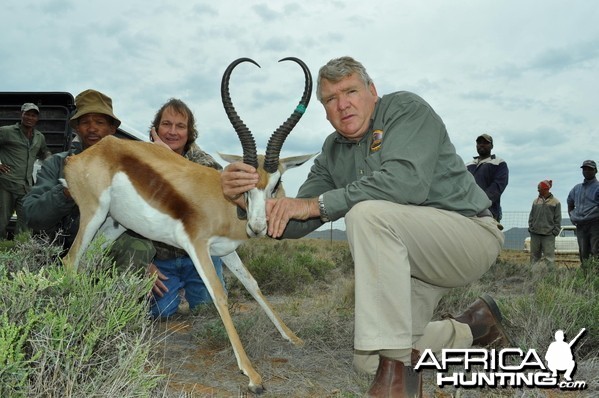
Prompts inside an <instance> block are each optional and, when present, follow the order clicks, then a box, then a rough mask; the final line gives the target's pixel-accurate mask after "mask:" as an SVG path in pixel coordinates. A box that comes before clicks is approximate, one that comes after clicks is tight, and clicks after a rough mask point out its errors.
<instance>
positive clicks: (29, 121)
mask: <svg viewBox="0 0 599 398" xmlns="http://www.w3.org/2000/svg"><path fill="white" fill-rule="evenodd" d="M39 118H40V115H39V114H38V113H37V111H35V110H34V109H31V110H28V111H27V112H23V113H22V114H21V124H22V125H23V126H25V127H27V128H33V127H35V125H36V124H37V121H38V120H39Z"/></svg>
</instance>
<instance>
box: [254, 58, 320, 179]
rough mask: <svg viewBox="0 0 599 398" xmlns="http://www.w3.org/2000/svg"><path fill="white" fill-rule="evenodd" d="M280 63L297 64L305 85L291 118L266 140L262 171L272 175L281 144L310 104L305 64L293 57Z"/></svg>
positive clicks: (308, 72) (277, 164) (309, 87)
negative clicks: (290, 62) (302, 71)
mask: <svg viewBox="0 0 599 398" xmlns="http://www.w3.org/2000/svg"><path fill="white" fill-rule="evenodd" d="M281 61H294V62H296V63H297V64H299V65H300V66H301V67H302V69H303V70H304V75H305V77H306V83H305V86H304V94H303V95H302V99H301V100H300V103H299V104H298V106H297V107H296V108H295V110H294V111H293V113H292V114H291V116H289V118H288V119H287V121H285V123H283V124H282V125H281V126H279V128H278V129H276V130H275V131H274V132H273V133H272V135H271V136H270V139H269V140H268V144H267V146H266V155H265V159H264V170H266V171H267V172H268V173H274V172H275V171H276V170H277V169H278V168H279V154H280V153H281V148H282V147H283V143H284V142H285V139H286V138H287V136H288V135H289V133H290V132H291V130H293V128H294V127H295V125H296V124H297V122H298V121H299V120H300V118H301V117H302V116H303V114H304V112H305V111H306V108H307V107H308V103H309V102H310V96H311V95H312V75H311V74H310V70H309V69H308V67H307V66H306V64H305V63H304V62H303V61H302V60H300V59H298V58H294V57H287V58H283V59H281V60H279V62H281Z"/></svg>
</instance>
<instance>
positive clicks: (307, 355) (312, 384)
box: [158, 251, 582, 398]
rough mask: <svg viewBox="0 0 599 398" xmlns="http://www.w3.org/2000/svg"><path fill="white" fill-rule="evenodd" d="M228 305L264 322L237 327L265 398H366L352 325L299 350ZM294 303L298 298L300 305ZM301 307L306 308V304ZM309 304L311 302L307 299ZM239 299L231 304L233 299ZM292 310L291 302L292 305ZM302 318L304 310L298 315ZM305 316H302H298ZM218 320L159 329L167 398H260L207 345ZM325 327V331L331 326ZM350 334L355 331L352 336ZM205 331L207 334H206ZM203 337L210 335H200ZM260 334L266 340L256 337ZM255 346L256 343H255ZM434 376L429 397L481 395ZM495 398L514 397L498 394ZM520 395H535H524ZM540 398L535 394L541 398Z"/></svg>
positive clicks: (223, 344)
mask: <svg viewBox="0 0 599 398" xmlns="http://www.w3.org/2000/svg"><path fill="white" fill-rule="evenodd" d="M500 260H503V261H510V262H514V263H517V264H518V263H519V264H527V263H528V254H527V253H524V252H520V251H505V252H504V253H502V254H501V256H500ZM556 263H557V266H558V267H567V268H574V267H578V259H577V257H576V256H558V258H557V261H556ZM512 282H513V281H510V284H511V288H514V285H513V284H512ZM269 299H271V300H273V301H275V302H274V303H273V305H274V307H275V309H276V310H277V311H278V312H279V313H280V314H281V316H282V317H283V319H284V321H285V322H286V323H287V325H288V326H289V327H290V328H291V329H292V330H294V331H295V332H296V333H297V334H298V335H299V336H300V337H301V336H302V333H301V330H300V331H298V330H297V329H298V328H301V325H302V324H301V323H298V322H296V321H297V319H295V320H294V317H293V316H292V315H289V314H286V313H285V308H283V307H282V305H283V301H285V300H283V299H281V300H280V301H279V302H278V303H277V302H276V301H277V300H276V298H269ZM235 300H236V301H237V302H236V303H235V304H230V309H231V314H232V316H233V318H234V320H235V322H236V325H237V319H238V318H239V317H240V316H244V315H245V316H249V317H251V318H258V320H257V321H256V322H255V323H254V324H253V325H252V326H251V327H250V328H246V329H243V330H241V328H239V327H238V328H237V330H238V332H239V335H240V337H241V339H242V341H243V342H244V347H245V348H246V351H247V352H248V356H249V357H250V360H251V361H252V364H253V366H254V368H255V369H256V370H257V371H258V373H260V374H261V376H262V378H263V381H264V386H265V388H266V392H265V394H263V395H262V396H264V397H292V398H293V397H302V398H309V397H319V398H321V397H361V396H362V394H363V393H364V391H366V389H367V387H368V385H369V383H370V379H369V378H367V377H364V376H360V375H357V374H356V373H355V372H353V370H352V366H351V358H352V345H353V344H352V331H351V327H352V326H351V322H349V323H348V324H347V325H335V327H337V328H338V330H339V331H340V332H339V333H338V334H339V337H338V341H336V342H335V343H334V346H329V345H326V344H323V343H322V342H314V341H305V345H304V346H302V347H295V346H293V345H292V344H291V343H289V342H287V341H286V340H284V339H283V338H282V337H281V336H280V334H279V333H278V332H277V331H276V329H275V327H274V325H273V324H272V323H271V322H270V321H269V320H268V318H266V316H265V315H264V314H263V312H262V311H261V310H260V309H259V308H258V306H257V304H256V303H255V302H254V301H253V300H251V299H248V300H241V299H239V298H235ZM294 300H295V299H294ZM297 300H300V301H298V306H299V307H300V308H301V306H302V305H303V304H302V302H301V298H300V299H297ZM306 300H309V298H306ZM231 301H233V300H231ZM286 305H288V304H286ZM300 313H301V310H300ZM300 315H301V314H300ZM215 319H216V320H217V321H218V320H219V318H218V315H217V314H216V313H215V311H214V313H212V314H208V315H206V314H199V315H188V316H177V317H175V318H173V319H171V320H168V321H162V322H160V323H159V324H158V329H159V333H158V338H159V339H160V342H161V349H162V352H161V355H160V356H161V357H162V363H163V364H164V365H163V368H162V371H163V372H164V374H165V375H166V379H167V385H166V387H165V391H164V396H165V397H169V398H170V397H189V398H192V397H194V398H195V397H214V398H220V397H255V396H256V395H254V394H252V393H249V392H248V389H247V384H248V378H247V377H246V376H245V375H243V374H241V373H240V371H239V369H238V368H237V363H236V360H235V355H234V353H233V350H232V349H231V348H230V343H229V341H228V339H226V336H225V337H223V338H221V339H220V340H219V341H217V342H216V344H215V343H214V342H213V341H212V342H210V341H208V342H206V341H205V339H204V337H202V336H205V328H206V327H207V325H208V323H209V322H215ZM325 327H326V326H325ZM348 329H349V330H348ZM202 330H204V332H202ZM201 333H204V335H202V334H201ZM257 336H260V337H257ZM250 337H254V339H253V340H260V341H262V344H263V346H260V347H249V348H248V346H247V341H248V340H251V339H250ZM254 344H255V343H254ZM433 377H434V375H433V374H426V373H425V391H426V393H427V394H428V396H429V397H433V398H449V397H462V398H469V397H478V396H481V395H480V394H481V393H480V391H477V390H459V391H457V392H456V391H452V390H451V389H447V388H446V389H443V390H441V389H439V388H437V387H436V386H435V382H434V380H433ZM543 394H544V396H545V397H550V398H558V397H560V398H573V397H577V396H582V395H576V394H571V393H564V392H559V391H558V392H556V391H546V392H544V393H543ZM485 396H494V397H507V396H513V395H512V394H507V393H501V392H500V391H499V392H498V394H497V395H495V394H492V395H485ZM521 396H522V397H525V396H529V395H526V394H524V395H521ZM535 396H536V395H535Z"/></svg>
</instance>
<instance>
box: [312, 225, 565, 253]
mask: <svg viewBox="0 0 599 398" xmlns="http://www.w3.org/2000/svg"><path fill="white" fill-rule="evenodd" d="M562 225H571V223H570V220H563V221H562ZM504 236H505V243H504V246H503V248H504V249H508V250H524V239H526V238H528V237H529V236H530V235H529V233H528V228H516V227H514V228H510V229H508V230H507V231H504ZM306 238H309V239H325V240H347V234H346V233H345V231H344V230H341V229H332V230H331V229H327V230H320V231H314V232H311V233H309V234H308V235H306Z"/></svg>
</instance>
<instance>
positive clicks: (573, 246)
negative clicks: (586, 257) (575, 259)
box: [524, 225, 578, 254]
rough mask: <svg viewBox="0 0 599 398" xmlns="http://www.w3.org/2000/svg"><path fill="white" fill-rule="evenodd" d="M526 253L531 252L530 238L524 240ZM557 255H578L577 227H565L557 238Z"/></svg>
mask: <svg viewBox="0 0 599 398" xmlns="http://www.w3.org/2000/svg"><path fill="white" fill-rule="evenodd" d="M524 251H525V252H530V237H528V238H526V239H524ZM555 254H578V240H577V239H576V226H575V225H564V226H563V227H562V229H561V231H559V235H557V236H556V237H555Z"/></svg>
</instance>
